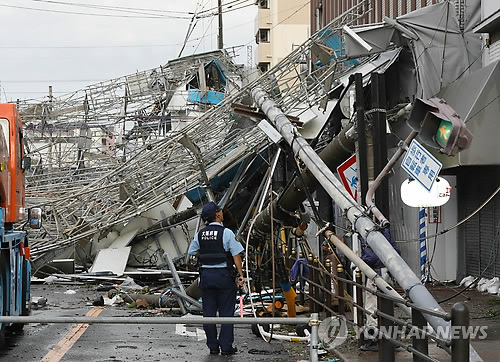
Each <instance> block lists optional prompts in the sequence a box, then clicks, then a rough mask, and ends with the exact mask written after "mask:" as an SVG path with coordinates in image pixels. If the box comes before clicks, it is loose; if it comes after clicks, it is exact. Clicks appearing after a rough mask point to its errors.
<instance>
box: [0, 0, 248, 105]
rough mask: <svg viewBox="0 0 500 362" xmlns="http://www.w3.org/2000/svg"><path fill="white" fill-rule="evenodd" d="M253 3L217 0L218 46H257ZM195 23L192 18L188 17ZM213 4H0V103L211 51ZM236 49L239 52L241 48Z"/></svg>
mask: <svg viewBox="0 0 500 362" xmlns="http://www.w3.org/2000/svg"><path fill="white" fill-rule="evenodd" d="M254 3H255V1H254V0H223V5H224V6H223V9H224V10H223V11H224V14H223V27H224V34H223V39H224V47H225V48H230V47H238V48H235V51H236V62H237V63H240V64H246V63H247V47H248V46H252V49H253V50H254V49H255V41H254V39H255V34H254V24H255V16H256V14H257V6H255V5H254ZM195 12H196V14H197V19H195V20H194V21H193V15H194V14H195ZM216 13H217V0H140V1H139V0H135V1H134V0H106V1H99V0H0V34H1V37H0V39H1V40H0V102H6V101H15V100H16V99H30V100H31V99H37V100H43V99H44V98H45V99H47V96H48V89H49V85H51V86H52V92H53V95H54V96H55V97H58V96H61V95H63V94H66V93H71V92H74V91H76V90H78V89H82V88H84V87H85V86H87V85H90V84H95V83H98V82H100V81H107V80H109V79H113V78H118V77H121V76H124V75H128V74H132V73H135V72H136V71H144V70H148V69H151V68H155V67H158V66H159V65H163V64H165V63H167V61H169V60H171V59H175V58H177V57H178V56H179V53H180V51H181V49H182V46H183V43H184V40H185V38H186V35H187V32H188V29H189V26H190V24H191V26H192V25H195V26H194V29H193V31H192V33H191V34H190V37H189V40H188V42H187V43H186V46H185V48H184V50H183V52H182V55H183V56H186V55H192V54H196V53H202V52H206V51H211V50H214V49H217V32H218V17H217V15H216ZM239 46H241V47H239Z"/></svg>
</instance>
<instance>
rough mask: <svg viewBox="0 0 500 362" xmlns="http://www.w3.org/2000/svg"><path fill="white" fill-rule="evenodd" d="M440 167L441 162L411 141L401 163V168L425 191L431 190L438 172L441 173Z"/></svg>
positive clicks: (418, 144)
mask: <svg viewBox="0 0 500 362" xmlns="http://www.w3.org/2000/svg"><path fill="white" fill-rule="evenodd" d="M441 166H442V165H441V162H439V161H438V160H437V159H436V158H435V157H434V156H433V155H432V154H431V153H430V152H429V151H427V150H426V149H425V148H424V147H423V146H422V145H421V144H420V143H418V142H417V141H416V140H413V141H411V144H410V147H409V148H408V151H407V152H406V155H405V157H404V159H403V162H402V163H401V167H403V169H404V170H405V171H406V172H408V174H409V175H410V176H411V177H412V178H414V179H415V180H417V181H418V182H419V183H420V184H421V185H422V186H423V187H424V188H425V189H426V190H427V191H430V190H431V188H432V185H433V184H434V181H435V180H436V178H437V177H438V175H439V171H441Z"/></svg>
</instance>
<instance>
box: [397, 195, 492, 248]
mask: <svg viewBox="0 0 500 362" xmlns="http://www.w3.org/2000/svg"><path fill="white" fill-rule="evenodd" d="M499 192H500V186H499V187H498V188H497V189H496V190H495V191H493V193H492V194H491V195H490V196H489V197H488V198H487V199H486V201H484V202H483V203H482V204H481V205H480V206H479V207H478V208H477V209H476V210H474V211H473V212H472V213H471V214H470V215H468V216H467V217H465V218H463V219H462V220H461V221H459V222H458V223H457V224H455V225H454V226H452V227H450V228H448V229H445V230H443V231H441V232H439V233H436V234H434V235H428V236H426V237H425V238H422V237H419V238H416V239H406V240H397V242H410V241H420V240H422V239H431V238H434V237H437V236H439V235H443V234H446V233H447V232H449V231H451V230H453V229H456V228H457V227H459V226H460V225H462V224H463V223H465V222H467V221H468V220H469V219H470V218H472V217H473V216H474V215H476V214H477V213H478V212H479V211H481V210H482V209H483V208H484V207H485V206H486V205H487V204H488V203H489V202H490V201H491V200H493V198H495V196H496V195H497V194H498V193H499Z"/></svg>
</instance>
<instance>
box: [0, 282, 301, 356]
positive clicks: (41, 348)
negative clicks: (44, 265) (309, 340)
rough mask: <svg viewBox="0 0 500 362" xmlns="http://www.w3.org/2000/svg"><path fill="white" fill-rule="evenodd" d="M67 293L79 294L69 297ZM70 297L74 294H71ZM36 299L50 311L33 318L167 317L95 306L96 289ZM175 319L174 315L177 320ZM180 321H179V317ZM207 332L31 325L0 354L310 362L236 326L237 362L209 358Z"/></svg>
mask: <svg viewBox="0 0 500 362" xmlns="http://www.w3.org/2000/svg"><path fill="white" fill-rule="evenodd" d="M68 291H74V292H75V293H73V292H68ZM68 293H70V294H68ZM31 294H32V298H35V297H44V298H46V299H47V303H46V305H45V306H43V307H40V308H38V309H33V310H32V313H31V314H32V315H33V316H45V317H49V318H50V317H74V316H86V315H89V314H88V313H100V314H99V316H103V317H113V316H151V318H154V317H155V316H158V315H160V314H162V313H165V311H162V312H160V311H159V310H151V309H149V310H138V309H136V308H130V307H128V306H127V305H126V304H125V305H120V306H114V305H113V306H105V307H103V308H102V310H101V309H97V308H95V307H93V306H92V302H93V300H94V299H95V298H97V297H99V296H101V295H106V294H107V293H106V292H99V291H97V287H96V286H95V285H87V286H76V285H36V284H35V285H32V293H31ZM172 315H175V314H172ZM175 316H178V315H175ZM201 330H202V326H201V325H198V326H195V325H188V326H185V325H156V324H155V325H130V324H127V325H117V324H113V325H106V324H91V325H76V326H75V325H68V324H50V323H48V324H27V325H25V327H24V330H23V332H22V333H21V334H20V335H10V336H8V338H7V344H8V345H7V348H6V349H4V350H3V351H0V359H1V360H3V361H45V362H55V361H78V362H81V361H92V362H93V361H99V362H104V361H114V362H118V361H167V360H168V361H170V360H179V361H228V360H238V361H240V362H241V361H276V362H281V361H283V362H285V361H286V362H293V361H308V360H309V348H308V346H307V345H306V344H305V343H301V342H279V341H275V340H273V341H272V342H271V343H266V342H265V341H264V340H263V339H262V338H260V337H257V336H255V335H254V334H253V333H252V331H251V329H250V326H246V325H236V326H235V346H236V347H237V348H238V353H237V354H236V355H234V356H221V355H215V356H214V355H210V354H209V353H208V352H209V351H208V348H207V347H206V345H205V341H204V340H203V339H202V338H203V337H204V335H203V333H200V331H201Z"/></svg>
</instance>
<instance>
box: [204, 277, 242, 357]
mask: <svg viewBox="0 0 500 362" xmlns="http://www.w3.org/2000/svg"><path fill="white" fill-rule="evenodd" d="M200 289H201V298H202V302H203V316H204V317H215V316H217V312H218V313H219V317H234V311H235V303H236V283H235V279H234V277H233V276H232V275H231V272H230V271H229V270H228V269H226V268H202V271H201V276H200ZM203 329H204V330H205V334H206V336H207V346H208V348H210V350H217V349H219V347H220V349H221V350H222V351H230V350H231V349H232V347H233V341H234V328H233V324H221V326H220V333H219V337H218V338H217V327H216V325H215V324H204V325H203Z"/></svg>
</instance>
